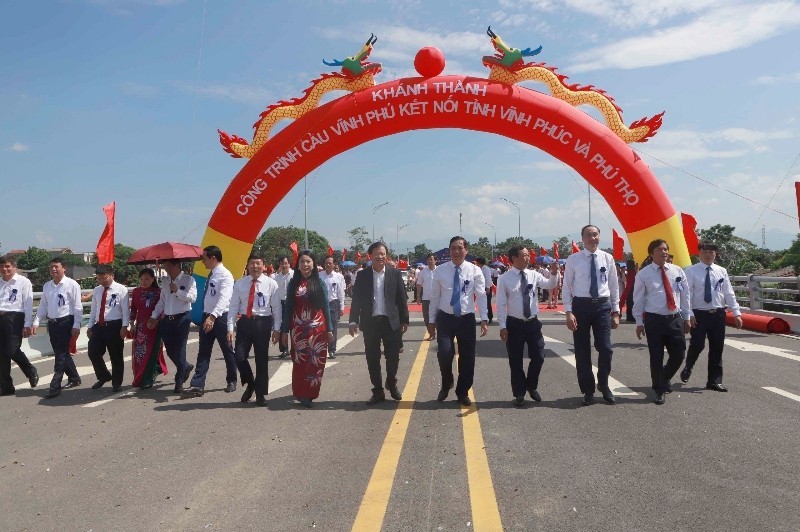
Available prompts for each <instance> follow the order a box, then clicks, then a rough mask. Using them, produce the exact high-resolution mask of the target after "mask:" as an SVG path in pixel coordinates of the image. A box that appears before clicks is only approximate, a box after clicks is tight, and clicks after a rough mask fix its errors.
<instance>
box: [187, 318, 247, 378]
mask: <svg viewBox="0 0 800 532" xmlns="http://www.w3.org/2000/svg"><path fill="white" fill-rule="evenodd" d="M207 317H208V314H203V321H205V319H206V318H207ZM200 323H202V321H201V322H200ZM214 340H216V341H217V343H218V344H219V348H220V349H221V350H222V356H223V358H224V359H225V368H226V369H227V373H226V374H225V381H226V382H227V383H231V382H234V383H235V382H236V353H234V352H233V348H232V347H231V346H230V344H229V343H228V313H227V312H226V313H224V314H223V315H222V316H220V317H218V318H217V319H216V320H214V326H213V327H212V328H211V330H210V331H208V332H205V331H203V328H202V326H201V327H200V345H199V346H198V349H197V364H195V366H196V367H195V369H194V375H193V376H192V383H191V385H192V386H197V387H198V388H204V387H205V385H206V374H207V373H208V366H210V365H211V349H212V348H213V347H214Z"/></svg>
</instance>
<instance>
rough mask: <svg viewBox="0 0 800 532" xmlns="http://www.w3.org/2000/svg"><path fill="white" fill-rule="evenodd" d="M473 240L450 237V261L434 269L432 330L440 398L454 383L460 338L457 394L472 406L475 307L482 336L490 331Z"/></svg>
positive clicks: (429, 331) (462, 400) (431, 309)
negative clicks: (472, 256)
mask: <svg viewBox="0 0 800 532" xmlns="http://www.w3.org/2000/svg"><path fill="white" fill-rule="evenodd" d="M468 251H469V244H467V241H466V239H464V237H462V236H454V237H453V238H451V239H450V261H449V262H446V263H445V264H442V265H440V266H438V267H437V268H436V271H435V272H433V283H432V287H431V304H430V319H431V322H430V323H428V334H429V335H430V337H431V338H432V339H433V338H436V336H437V335H438V337H439V338H438V341H437V358H438V359H439V371H440V372H441V374H442V388H441V390H439V395H438V397H437V400H439V401H444V400H445V399H447V394H448V393H449V392H450V388H452V387H453V381H454V379H453V358H454V356H455V351H454V349H453V340H457V341H458V382H457V383H456V397H457V398H458V402H459V403H461V404H462V405H463V406H470V405H471V404H472V401H471V400H470V398H469V390H470V388H472V381H473V378H474V375H475V344H476V341H477V339H476V337H475V307H476V306H477V309H478V313H479V315H480V318H481V336H486V333H487V332H489V318H488V317H487V314H486V285H485V281H484V278H483V272H482V271H481V269H480V268H478V267H477V266H475V265H474V264H472V263H469V262H466V261H465V259H466V258H467V252H468Z"/></svg>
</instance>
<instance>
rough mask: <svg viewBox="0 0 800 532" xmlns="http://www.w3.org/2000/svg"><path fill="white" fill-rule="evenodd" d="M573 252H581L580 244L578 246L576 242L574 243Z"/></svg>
mask: <svg viewBox="0 0 800 532" xmlns="http://www.w3.org/2000/svg"><path fill="white" fill-rule="evenodd" d="M572 252H573V253H580V252H581V248H579V247H578V244H576V243H575V241H574V240H573V241H572Z"/></svg>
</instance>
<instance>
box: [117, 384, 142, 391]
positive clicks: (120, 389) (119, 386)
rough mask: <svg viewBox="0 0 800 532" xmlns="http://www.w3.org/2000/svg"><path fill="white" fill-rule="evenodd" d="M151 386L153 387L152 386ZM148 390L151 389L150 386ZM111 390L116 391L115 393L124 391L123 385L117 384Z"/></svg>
mask: <svg viewBox="0 0 800 532" xmlns="http://www.w3.org/2000/svg"><path fill="white" fill-rule="evenodd" d="M150 386H152V384H151V385H150ZM148 388H149V386H148ZM111 390H112V391H114V392H119V391H122V385H121V384H117V385H115V386H112V387H111Z"/></svg>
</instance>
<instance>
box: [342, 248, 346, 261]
mask: <svg viewBox="0 0 800 532" xmlns="http://www.w3.org/2000/svg"><path fill="white" fill-rule="evenodd" d="M346 260H347V248H344V249H343V250H342V262H344V261H346Z"/></svg>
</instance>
